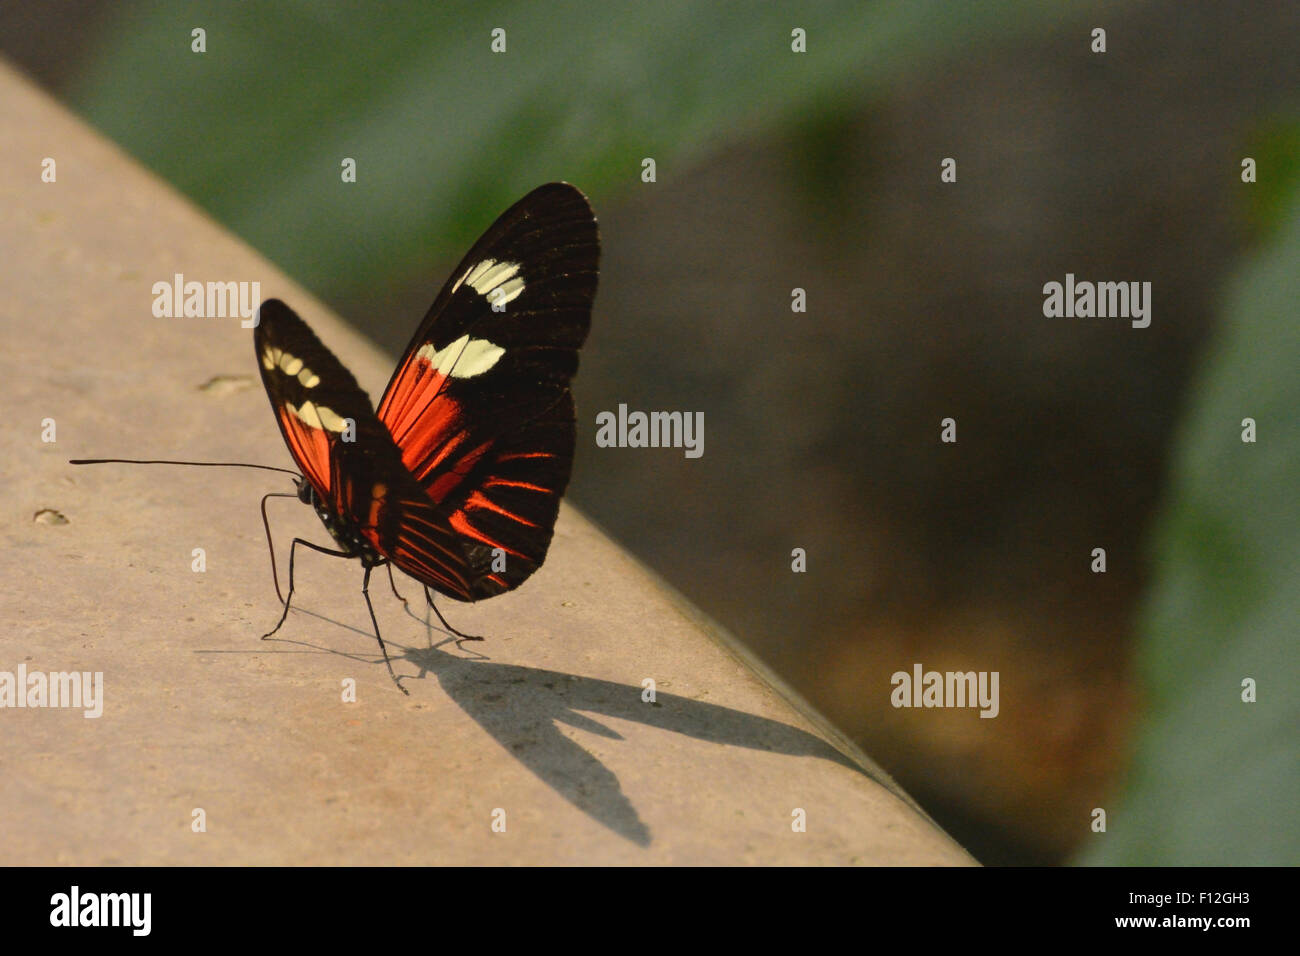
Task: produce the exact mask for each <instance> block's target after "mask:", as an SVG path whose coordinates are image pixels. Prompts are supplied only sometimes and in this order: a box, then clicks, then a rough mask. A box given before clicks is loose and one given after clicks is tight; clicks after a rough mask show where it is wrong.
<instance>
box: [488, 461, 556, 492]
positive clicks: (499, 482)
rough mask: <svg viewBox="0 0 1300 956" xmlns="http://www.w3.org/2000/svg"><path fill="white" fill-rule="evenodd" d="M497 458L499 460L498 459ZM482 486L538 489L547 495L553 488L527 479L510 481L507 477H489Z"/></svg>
mask: <svg viewBox="0 0 1300 956" xmlns="http://www.w3.org/2000/svg"><path fill="white" fill-rule="evenodd" d="M497 460H498V461H500V459H497ZM483 487H484V488H494V487H500V488H526V489H527V490H529V491H540V492H542V493H543V494H547V495H549V494H554V489H553V488H545V487H543V486H542V485H534V484H533V483H532V482H528V481H511V480H510V479H508V478H489V479H488V480H487V481H485V482H483Z"/></svg>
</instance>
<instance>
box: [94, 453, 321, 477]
mask: <svg viewBox="0 0 1300 956" xmlns="http://www.w3.org/2000/svg"><path fill="white" fill-rule="evenodd" d="M68 464H69V465H114V464H117V465H193V466H195V467H197V468H259V469H261V470H262V471H279V472H283V473H284V474H286V475H293V476H294V477H295V478H300V477H302V476H301V475H299V474H298V472H296V471H293V470H291V469H289V468H276V467H275V466H274V465H250V464H248V463H247V462H242V461H167V460H164V459H160V458H148V459H140V458H72V459H69V461H68Z"/></svg>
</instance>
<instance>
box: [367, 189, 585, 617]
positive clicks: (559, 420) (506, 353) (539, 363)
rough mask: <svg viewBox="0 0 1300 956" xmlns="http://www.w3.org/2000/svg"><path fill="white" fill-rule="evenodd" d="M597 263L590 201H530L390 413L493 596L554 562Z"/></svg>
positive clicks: (481, 251) (491, 239) (500, 227)
mask: <svg viewBox="0 0 1300 956" xmlns="http://www.w3.org/2000/svg"><path fill="white" fill-rule="evenodd" d="M599 258H600V240H599V235H598V232H597V228H596V218H595V215H594V214H593V213H592V210H591V206H590V205H589V204H588V202H587V199H586V197H585V196H583V195H582V193H581V192H579V191H578V190H577V189H576V188H574V187H573V186H570V185H568V184H567V183H550V184H548V185H545V186H541V187H539V188H537V189H535V190H533V191H532V192H531V193H529V194H528V195H527V196H525V197H524V198H523V199H521V200H520V201H519V202H517V203H515V204H514V205H513V206H511V207H510V209H508V210H507V211H506V212H505V213H503V214H502V215H501V217H500V218H499V219H497V221H496V222H495V223H493V224H492V226H491V227H490V228H489V229H488V230H487V232H485V233H484V234H483V236H482V238H480V239H479V240H478V242H476V243H475V244H474V247H473V248H472V249H471V250H470V251H469V253H468V254H467V255H466V256H465V257H464V259H462V260H461V263H460V265H458V266H457V267H456V269H455V271H454V272H453V273H452V275H451V278H450V279H448V281H447V283H446V285H444V286H443V288H442V291H441V292H439V294H438V296H437V298H436V299H435V300H434V303H433V306H432V307H431V308H430V309H429V312H428V314H427V315H426V316H425V318H424V320H423V322H421V324H420V327H419V329H418V330H417V331H416V333H415V336H414V338H413V339H412V340H411V344H410V345H409V346H408V347H407V349H406V353H405V354H404V355H403V356H402V359H401V361H400V362H399V363H398V366H397V369H396V371H395V372H394V373H393V377H392V380H391V381H390V382H389V383H388V387H387V389H385V391H384V396H383V398H382V400H381V401H380V403H379V410H378V417H379V419H380V421H381V422H383V424H384V425H386V426H387V428H388V430H389V432H390V433H391V434H392V437H393V440H394V441H395V442H396V444H397V446H398V448H399V449H400V453H401V458H402V462H403V464H404V465H405V467H406V469H407V470H408V471H409V472H410V474H411V475H412V476H413V477H414V479H415V480H416V481H417V482H419V483H420V485H421V486H422V487H423V488H424V489H425V491H426V493H427V495H428V497H429V499H430V500H432V501H433V502H434V503H435V504H437V506H438V510H439V511H440V513H441V514H443V515H444V516H445V518H446V521H447V523H448V524H449V525H450V526H451V528H452V529H453V530H455V531H456V532H457V533H458V534H460V535H461V536H462V538H463V539H464V541H465V542H466V545H467V547H482V548H486V549H487V550H488V553H489V554H493V555H494V557H495V558H496V559H497V560H496V562H495V569H494V570H492V571H491V573H490V574H488V575H486V576H484V577H483V578H482V579H480V581H479V585H478V587H479V589H480V590H482V591H484V592H485V594H484V596H488V594H491V593H500V592H501V591H506V590H510V589H511V588H514V587H517V586H518V585H519V584H521V583H522V582H523V581H524V580H525V579H527V577H528V576H529V575H530V574H532V572H533V571H534V570H536V569H537V567H538V566H539V565H540V564H541V563H542V561H543V560H544V559H545V557H546V551H547V549H548V547H549V545H550V541H551V535H552V531H553V528H554V524H555V518H556V515H557V513H558V511H559V503H560V498H561V496H562V495H563V494H564V490H565V488H566V487H567V485H568V481H569V475H570V473H571V471H572V466H573V449H574V412H573V397H572V394H571V392H570V390H569V386H570V382H571V381H572V379H573V375H574V373H575V372H576V371H577V367H578V349H579V348H580V347H581V345H582V343H583V342H584V340H585V339H586V337H587V331H588V328H589V327H590V324H591V307H592V303H593V301H594V300H595V295H596V281H597V270H598V265H599ZM494 306H495V308H494ZM503 563H504V568H502V567H501V565H502V564H503Z"/></svg>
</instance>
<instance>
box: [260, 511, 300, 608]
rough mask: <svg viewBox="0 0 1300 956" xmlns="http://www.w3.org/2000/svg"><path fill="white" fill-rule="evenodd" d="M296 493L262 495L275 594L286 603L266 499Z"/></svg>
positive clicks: (267, 548) (263, 517) (264, 523)
mask: <svg viewBox="0 0 1300 956" xmlns="http://www.w3.org/2000/svg"><path fill="white" fill-rule="evenodd" d="M297 497H298V496H297V495H296V494H289V493H288V492H283V493H282V492H279V491H273V492H271V493H270V494H269V495H262V527H263V528H265V529H266V550H267V551H269V552H270V553H271V580H272V582H274V584H275V596H276V597H277V598H278V599H279V601H280V603H281V604H283V603H284V595H283V594H281V593H280V575H279V574H277V573H276V570H275V544H274V543H273V542H272V541H271V522H270V521H268V520H267V517H266V499H267V498H297Z"/></svg>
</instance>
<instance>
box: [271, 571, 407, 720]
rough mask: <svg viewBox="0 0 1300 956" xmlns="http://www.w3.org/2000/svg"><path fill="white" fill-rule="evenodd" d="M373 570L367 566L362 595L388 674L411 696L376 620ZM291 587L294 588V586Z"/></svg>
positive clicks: (400, 688)
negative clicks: (372, 581)
mask: <svg viewBox="0 0 1300 956" xmlns="http://www.w3.org/2000/svg"><path fill="white" fill-rule="evenodd" d="M373 570H374V568H371V567H368V568H366V576H365V577H364V578H363V579H362V581H361V596H362V597H364V598H365V599H366V609H367V610H368V611H370V623H371V624H373V625H374V626H375V640H377V641H378V642H379V649H380V650H381V651H383V652H384V664H385V665H386V666H387V667H388V676H389V677H391V678H392V679H393V683H394V684H396V685H397V689H398V690H400V691H401V692H402V693H403V694H405V695H406V696H407V697H410V696H411V692H410V691H409V690H407V689H406V688H405V687H403V686H402V684H401V682H400V681H399V680H398V679H397V675H396V674H394V673H393V662H392V661H390V660H389V659H388V648H387V647H385V646H384V639H383V638H382V637H380V636H379V622H378V621H376V620H375V608H374V605H372V604H371V603H370V572H371V571H373ZM388 573H389V574H392V570H391V569H390V570H389V572H388ZM290 589H291V590H292V586H291V588H290ZM394 593H396V592H394Z"/></svg>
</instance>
